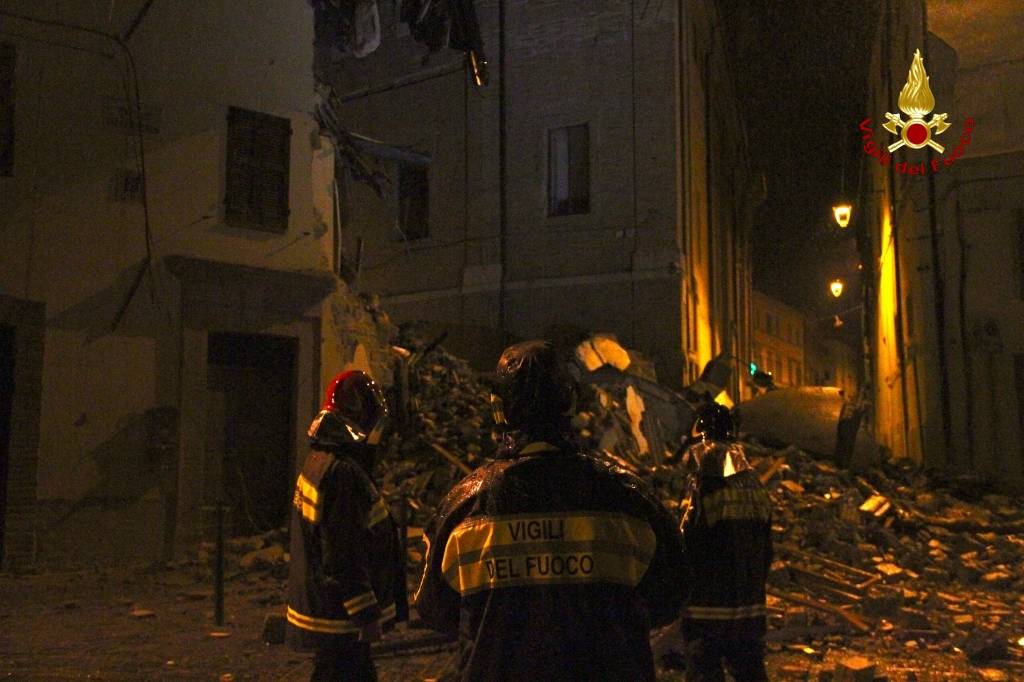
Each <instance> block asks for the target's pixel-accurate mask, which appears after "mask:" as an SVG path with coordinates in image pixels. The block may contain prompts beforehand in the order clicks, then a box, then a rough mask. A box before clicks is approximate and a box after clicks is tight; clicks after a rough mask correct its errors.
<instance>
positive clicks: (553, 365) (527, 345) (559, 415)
mask: <svg viewBox="0 0 1024 682" xmlns="http://www.w3.org/2000/svg"><path fill="white" fill-rule="evenodd" d="M497 375H498V386H497V391H496V397H497V400H494V399H493V398H492V405H493V408H494V413H495V414H494V420H495V422H497V423H499V424H501V423H505V424H508V426H509V427H511V428H513V429H517V430H522V431H526V432H545V431H548V432H550V431H559V430H564V429H565V427H567V425H568V419H569V417H570V416H571V412H572V409H573V406H574V403H575V394H576V392H575V385H574V382H573V380H572V377H571V376H569V373H568V371H566V368H565V364H564V363H563V362H561V360H560V359H559V357H558V353H557V352H556V351H555V349H554V347H553V346H552V345H551V344H550V343H549V342H547V341H524V342H522V343H517V344H515V345H514V346H509V347H508V348H506V349H505V350H504V352H503V353H502V354H501V358H500V359H499V360H498V368H497Z"/></svg>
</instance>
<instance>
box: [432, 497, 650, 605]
mask: <svg viewBox="0 0 1024 682" xmlns="http://www.w3.org/2000/svg"><path fill="white" fill-rule="evenodd" d="M655 547H656V540H655V537H654V531H653V530H651V528H650V526H649V525H648V524H647V523H646V522H644V521H642V520H640V519H637V518H634V517H632V516H628V515H625V514H616V513H610V512H583V513H581V512H566V513H550V514H545V515H543V516H534V515H526V514H516V515H509V516H499V517H483V518H475V519H470V520H467V521H464V522H463V523H461V524H460V525H459V526H458V527H456V529H455V530H454V531H453V532H452V534H451V536H450V537H449V539H448V544H447V545H446V546H445V551H444V556H443V558H442V560H441V570H442V572H443V573H444V576H445V579H446V580H447V581H448V583H449V584H450V585H451V586H452V588H453V589H455V590H456V591H458V592H459V593H461V594H463V595H466V594H470V593H472V592H475V591H478V590H482V589H494V588H499V587H511V586H515V585H544V584H566V583H572V584H576V583H595V582H603V583H614V584H619V585H627V586H630V587H635V586H636V585H637V584H638V583H639V582H640V580H641V579H642V578H643V576H644V573H646V572H647V567H648V565H649V564H650V561H651V557H652V556H653V555H654V550H655Z"/></svg>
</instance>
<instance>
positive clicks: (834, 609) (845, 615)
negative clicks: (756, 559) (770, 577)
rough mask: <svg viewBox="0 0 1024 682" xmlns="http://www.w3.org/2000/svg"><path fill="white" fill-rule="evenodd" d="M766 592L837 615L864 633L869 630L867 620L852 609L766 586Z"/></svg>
mask: <svg viewBox="0 0 1024 682" xmlns="http://www.w3.org/2000/svg"><path fill="white" fill-rule="evenodd" d="M767 592H768V594H770V595H772V596H773V597H778V598H779V599H784V600H786V601H788V602H792V603H794V604H800V605H801V606H808V607H810V608H812V609H816V610H818V611H823V612H825V613H831V614H832V615H834V616H839V617H840V618H842V619H843V620H845V621H846V622H847V623H849V624H850V625H852V626H853V627H854V628H855V629H856V630H857V631H858V632H861V633H866V632H870V631H871V626H870V625H868V623H867V621H865V620H864V619H863V618H861V617H860V615H859V614H857V613H855V612H853V611H849V610H846V609H841V608H839V607H838V606H833V605H832V604H827V603H825V602H821V601H817V600H816V599H811V598H810V597H804V596H803V595H799V594H792V593H790V592H781V591H779V590H776V589H772V588H768V590H767Z"/></svg>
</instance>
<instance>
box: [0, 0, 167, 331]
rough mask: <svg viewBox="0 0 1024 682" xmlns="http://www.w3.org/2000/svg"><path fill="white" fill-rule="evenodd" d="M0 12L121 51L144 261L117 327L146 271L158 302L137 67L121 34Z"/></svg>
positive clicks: (116, 319)
mask: <svg viewBox="0 0 1024 682" xmlns="http://www.w3.org/2000/svg"><path fill="white" fill-rule="evenodd" d="M149 4H152V3H151V2H150V3H148V4H147V5H146V6H145V7H144V8H143V12H142V13H143V14H144V13H145V10H148V8H149ZM0 16H5V17H8V18H11V19H17V20H20V21H26V22H29V23H35V24H38V25H40V26H50V27H54V28H60V29H64V30H69V31H79V32H81V33H85V34H88V35H92V36H97V37H100V38H103V39H105V40H108V41H110V42H111V43H113V44H114V45H116V46H117V47H118V49H119V50H120V51H121V54H122V56H123V57H124V59H125V67H126V69H127V76H128V78H129V79H130V81H131V84H132V89H133V94H134V102H133V101H131V100H132V98H131V97H129V98H128V101H127V102H126V104H127V105H128V106H129V107H130V108H134V110H135V120H134V124H135V125H134V128H135V132H136V137H137V140H138V161H139V182H140V188H141V192H142V214H143V229H144V233H145V239H146V260H145V263H144V267H143V268H141V269H140V271H139V272H140V274H139V275H137V276H136V277H135V280H134V281H133V283H132V286H131V287H130V288H129V290H128V293H127V294H126V296H125V299H124V301H123V302H122V303H121V306H120V307H119V308H118V311H117V314H116V315H115V316H114V320H113V322H112V323H111V331H112V332H113V331H115V330H116V329H117V328H118V326H119V325H120V323H121V321H122V319H123V318H124V315H125V313H126V312H127V310H128V306H129V305H130V304H131V301H132V300H133V299H134V298H135V294H136V293H137V292H138V289H139V287H140V286H141V285H142V278H143V276H144V275H145V274H146V273H148V274H149V279H150V293H151V296H152V300H153V302H154V303H159V302H158V301H157V297H156V283H155V281H154V278H153V237H152V229H151V225H150V216H149V198H148V196H147V194H148V193H147V190H146V150H145V141H144V138H143V130H142V101H141V96H140V89H139V77H138V70H137V69H136V65H135V58H134V56H133V55H132V52H131V49H130V48H129V47H128V45H127V43H125V41H124V40H122V39H121V37H119V36H116V35H113V34H110V33H106V32H105V31H100V30H99V29H95V28H90V27H88V26H82V25H81V24H73V23H69V22H64V21H56V20H52V19H40V18H38V17H32V16H28V15H25V14H20V13H17V12H9V11H6V10H0ZM137 21H141V17H137ZM136 25H137V23H136V24H134V25H133V26H132V27H131V28H132V30H134V28H135V27H136ZM129 35H130V34H129ZM124 75H125V74H124V73H122V76H124ZM169 315H170V312H169V311H168V316H169Z"/></svg>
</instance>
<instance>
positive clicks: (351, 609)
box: [344, 592, 377, 616]
mask: <svg viewBox="0 0 1024 682" xmlns="http://www.w3.org/2000/svg"><path fill="white" fill-rule="evenodd" d="M376 603H377V597H376V595H374V593H373V592H364V593H363V594H361V595H359V596H358V597H353V598H352V599H349V600H348V601H347V602H345V603H344V606H345V611H347V612H348V615H350V616H354V615H356V614H357V613H359V612H360V611H362V610H363V609H366V608H369V607H371V606H373V605H375V604H376Z"/></svg>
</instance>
